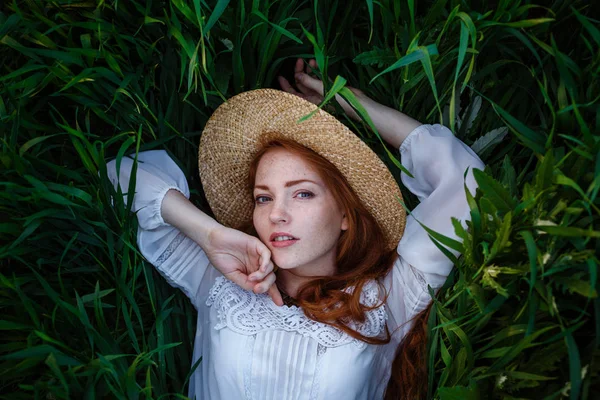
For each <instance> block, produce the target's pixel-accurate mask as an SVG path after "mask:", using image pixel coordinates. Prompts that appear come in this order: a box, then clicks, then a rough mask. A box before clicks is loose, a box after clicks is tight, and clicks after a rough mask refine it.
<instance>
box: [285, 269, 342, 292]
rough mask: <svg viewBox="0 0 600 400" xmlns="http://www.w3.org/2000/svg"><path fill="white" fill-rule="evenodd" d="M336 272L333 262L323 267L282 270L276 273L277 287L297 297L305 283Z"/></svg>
mask: <svg viewBox="0 0 600 400" xmlns="http://www.w3.org/2000/svg"><path fill="white" fill-rule="evenodd" d="M335 272H336V266H335V262H334V263H331V264H329V265H328V266H326V267H324V266H322V265H319V266H316V265H315V264H312V265H310V266H303V267H297V268H292V269H282V268H280V269H279V270H278V271H277V286H279V288H280V289H282V290H283V291H285V293H287V294H288V295H289V296H291V297H294V298H295V297H297V295H298V291H299V290H300V288H301V287H302V286H304V285H305V284H306V283H308V282H310V281H312V280H313V279H315V278H318V277H322V276H332V275H334V274H335Z"/></svg>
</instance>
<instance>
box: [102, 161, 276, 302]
mask: <svg viewBox="0 0 600 400" xmlns="http://www.w3.org/2000/svg"><path fill="white" fill-rule="evenodd" d="M133 163H134V161H133V159H131V158H125V157H124V158H123V159H122V160H121V165H120V169H119V171H117V166H116V161H114V160H113V161H110V162H109V163H107V172H108V177H109V179H110V180H111V182H112V183H113V185H114V186H115V187H117V185H119V186H120V189H121V192H122V193H127V190H128V188H129V184H130V181H131V179H132V176H131V175H132V170H133ZM189 195H190V193H189V189H188V184H187V181H186V179H185V176H184V174H183V172H182V171H181V169H179V167H178V166H177V165H176V164H175V162H173V160H172V159H171V158H170V157H169V156H168V155H167V153H166V152H165V151H164V150H160V151H147V152H142V153H139V154H138V167H137V174H136V178H135V194H134V197H133V204H132V207H131V211H133V212H135V213H136V215H137V218H138V222H139V229H138V235H137V241H138V247H139V249H140V252H141V253H142V254H143V255H144V257H146V259H147V260H148V261H149V262H150V263H151V264H152V265H154V266H155V267H156V268H157V270H158V271H159V272H160V273H161V275H163V276H164V277H165V279H166V280H167V282H168V283H169V284H170V285H171V286H173V287H176V288H179V289H181V290H182V291H183V292H184V293H185V294H186V295H187V296H188V297H189V298H190V300H191V301H192V303H193V304H194V306H198V305H199V301H200V299H201V298H202V297H203V296H201V293H199V290H200V286H201V282H202V280H203V278H204V277H205V276H206V274H207V272H209V270H210V268H211V267H210V265H211V264H212V265H213V266H214V267H215V268H216V269H217V270H219V272H221V273H222V274H224V275H226V276H227V277H228V278H229V279H231V280H232V281H234V282H236V283H237V284H239V285H240V286H242V287H244V288H245V289H248V290H254V291H255V292H264V291H266V290H269V294H270V295H271V296H272V297H273V299H274V301H275V302H276V303H278V304H282V302H280V299H281V297H280V296H279V293H278V292H277V291H276V287H275V285H273V284H272V283H273V282H274V275H273V274H272V272H271V271H272V268H273V266H272V263H271V262H270V254H266V253H265V251H264V250H266V251H267V253H268V249H267V248H266V246H264V245H263V244H262V243H261V242H260V241H259V240H258V239H257V238H254V237H252V236H249V235H246V234H244V233H242V232H240V231H236V230H234V229H229V228H225V227H223V226H222V225H220V224H219V223H218V222H216V221H215V220H214V219H212V218H211V217H209V216H208V215H206V214H205V213H204V212H202V211H201V210H199V209H198V208H196V207H195V206H194V205H193V204H192V203H191V202H190V201H189V200H188V197H189ZM257 242H258V243H257ZM261 246H262V247H261ZM261 256H262V258H261ZM232 259H233V260H234V262H232ZM240 260H241V262H240ZM236 262H237V263H236ZM259 266H262V267H263V269H262V270H258V269H259ZM257 270H258V271H257ZM252 272H254V274H253V275H252V278H254V279H249V277H248V275H249V274H251V273H252ZM211 275H214V274H211ZM265 286H267V287H266V288H265Z"/></svg>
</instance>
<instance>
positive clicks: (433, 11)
mask: <svg viewBox="0 0 600 400" xmlns="http://www.w3.org/2000/svg"><path fill="white" fill-rule="evenodd" d="M591 3H593V2H587V1H583V0H581V1H558V0H557V1H553V2H542V1H538V2H537V4H531V2H529V1H521V0H502V1H499V2H489V1H485V0H482V1H477V0H473V1H457V0H437V1H420V2H415V1H412V0H406V1H404V0H402V1H391V0H382V1H380V2H373V1H369V0H366V1H365V0H350V1H336V0H329V1H319V2H317V1H314V2H307V1H299V0H298V1H295V0H294V1H292V0H290V1H279V2H275V1H268V0H267V1H249V0H238V1H228V0H218V1H215V0H211V1H200V0H193V1H192V0H172V1H151V0H148V1H143V2H135V1H118V2H117V1H82V2H74V1H66V0H57V1H42V0H28V1H17V0H14V1H6V2H4V3H3V5H2V6H0V59H1V60H2V66H1V67H0V68H1V70H0V71H1V72H0V131H1V132H2V143H1V147H2V153H1V154H0V164H1V170H0V174H1V178H0V185H1V189H2V190H1V191H0V214H1V216H2V218H1V220H0V238H1V239H2V241H1V243H0V259H1V260H2V267H1V270H0V310H1V315H2V316H1V317H0V331H1V334H2V338H3V340H2V342H1V343H0V376H2V378H1V383H0V393H1V394H0V397H1V398H10V399H20V398H24V399H29V398H57V399H58V398H69V397H70V398H90V399H91V398H96V397H98V398H120V399H121V398H123V399H125V398H165V397H173V398H176V397H180V398H183V397H184V396H183V395H184V394H185V393H186V392H187V388H186V383H187V377H188V376H189V369H190V367H191V365H190V362H191V349H192V340H193V337H194V333H195V322H196V321H195V314H194V310H193V308H192V307H191V306H190V305H189V303H188V301H187V299H185V298H184V296H183V295H182V294H180V293H176V292H175V291H174V290H173V289H171V288H170V287H169V286H168V285H167V284H166V282H164V280H163V279H162V278H161V277H160V276H159V275H158V274H157V273H156V272H155V271H154V269H153V268H152V266H150V265H149V264H148V263H147V262H145V261H144V260H143V259H142V257H141V255H140V254H139V252H138V251H137V248H136V245H135V231H136V227H137V226H136V219H135V216H133V215H130V214H129V213H128V212H127V211H125V210H126V207H127V203H129V202H131V196H128V197H127V196H126V197H125V199H123V197H122V196H117V195H116V193H115V192H114V190H113V188H112V184H111V183H110V182H109V181H108V179H107V176H106V170H105V161H106V160H107V159H110V158H113V157H116V158H117V159H118V160H120V159H121V158H122V157H123V156H124V155H127V154H131V153H135V152H136V151H142V150H148V149H157V148H166V149H167V150H168V151H169V152H170V154H171V155H172V156H173V157H174V158H175V159H176V160H177V162H178V163H179V165H180V166H181V167H182V168H183V170H184V171H185V172H186V175H187V176H188V178H189V180H190V184H191V187H192V188H193V189H194V190H193V192H194V200H195V201H196V203H197V204H198V205H199V206H201V207H205V206H206V204H205V202H204V201H203V199H202V197H201V187H200V184H199V180H198V177H197V172H196V171H197V161H196V160H197V144H198V141H199V136H200V133H201V131H202V128H203V126H204V124H205V122H206V121H207V119H208V118H209V116H210V115H211V113H212V111H213V110H214V109H215V108H216V107H217V106H218V105H219V104H221V103H222V102H223V101H224V99H226V98H228V97H230V96H232V95H234V94H236V93H240V92H242V91H245V90H250V89H254V88H261V87H277V86H276V76H277V75H279V74H282V75H284V76H287V78H288V79H291V78H292V76H291V73H292V65H293V63H294V61H295V59H296V57H305V58H308V57H310V58H316V59H317V60H318V62H319V65H320V71H319V74H320V75H321V76H323V77H329V78H330V80H326V88H327V89H328V90H329V89H331V88H332V89H333V90H332V91H331V93H330V94H333V93H335V92H338V93H340V94H341V95H343V96H344V97H347V98H348V99H349V100H350V101H351V102H352V100H353V99H352V98H351V97H352V95H351V92H350V91H349V90H347V89H346V88H343V84H344V82H345V81H347V82H348V84H349V85H351V86H354V87H358V88H361V89H363V90H364V91H365V92H367V94H368V95H369V96H371V97H373V98H374V99H375V100H377V101H379V102H381V103H384V104H386V105H388V106H391V107H394V108H397V109H399V110H401V111H403V112H405V113H407V114H409V115H411V116H413V117H415V118H417V119H420V120H421V121H423V122H428V123H436V122H443V123H445V124H446V125H448V126H449V127H451V129H452V130H453V131H454V132H455V134H456V135H457V136H458V137H459V138H460V139H462V140H463V141H464V142H465V143H466V144H468V145H473V148H474V149H475V150H476V151H477V153H478V154H479V155H480V156H481V158H482V159H483V160H484V162H485V163H486V164H487V168H486V171H485V172H478V173H476V175H475V176H476V179H477V181H478V183H479V187H480V189H479V190H478V191H477V193H472V194H471V195H472V196H471V197H470V198H469V204H470V205H471V218H472V222H470V223H469V229H468V230H466V231H465V230H463V229H462V228H461V227H460V225H459V224H457V223H455V226H456V228H457V232H458V233H459V235H460V236H461V237H462V238H463V240H464V243H463V244H457V243H455V242H452V241H449V240H447V238H444V237H442V236H440V235H437V234H435V233H434V232H432V236H433V238H434V240H437V241H439V242H440V243H444V244H446V245H449V246H450V247H453V246H454V247H456V246H458V248H460V249H461V250H462V252H463V253H464V256H463V257H461V258H460V259H459V260H458V261H457V268H455V270H454V272H453V274H452V275H451V277H450V278H449V279H448V281H447V284H446V289H445V290H443V291H442V292H441V294H440V295H439V296H438V297H437V299H436V302H435V305H434V310H435V312H434V313H433V314H432V317H431V318H430V328H431V335H430V339H431V340H430V343H429V346H430V352H429V366H430V374H429V387H430V396H431V397H432V398H441V399H479V398H497V399H516V398H528V399H540V398H548V399H559V398H570V399H576V398H587V399H592V398H597V396H598V394H599V392H598V382H599V381H600V376H599V375H600V368H599V363H600V352H599V350H598V346H599V344H600V318H599V317H600V299H599V298H598V290H599V287H598V256H597V255H598V254H599V240H598V239H599V237H600V228H599V223H600V218H599V212H600V201H599V199H598V191H599V189H600V157H598V156H599V154H600V141H599V136H598V135H599V132H600V118H599V116H600V102H599V98H600V81H599V79H598V74H599V71H600V51H599V48H600V23H599V21H598V18H599V15H598V14H596V15H594V13H593V6H591V5H589V4H591ZM336 77H338V78H337V79H336ZM331 98H333V96H331ZM331 102H334V100H331ZM338 110H339V109H338ZM359 111H360V110H359ZM338 117H339V118H340V119H341V120H342V121H344V122H345V123H347V124H348V125H349V126H350V127H352V128H353V129H354V130H355V131H356V132H357V133H359V134H360V135H362V136H363V138H364V139H365V140H366V141H367V142H368V143H370V144H371V145H372V147H373V148H374V149H375V151H377V152H378V153H379V154H381V155H382V157H383V158H384V159H385V160H386V162H388V163H389V165H390V168H391V169H392V171H393V173H394V174H395V175H396V176H397V177H399V173H400V169H399V168H398V166H397V165H398V164H397V160H394V158H395V157H396V155H394V154H393V149H388V148H386V147H385V146H383V145H382V143H381V142H380V140H378V138H377V137H376V135H374V134H373V132H372V131H371V130H370V129H369V121H367V122H365V123H363V124H356V123H353V122H352V121H350V120H348V119H347V118H346V117H344V116H342V115H341V114H338ZM111 199H114V203H112V202H111V201H112V200H111ZM406 201H407V204H408V206H409V207H411V208H412V207H414V205H416V201H415V199H414V198H413V197H412V196H407V198H406ZM455 222H456V221H455Z"/></svg>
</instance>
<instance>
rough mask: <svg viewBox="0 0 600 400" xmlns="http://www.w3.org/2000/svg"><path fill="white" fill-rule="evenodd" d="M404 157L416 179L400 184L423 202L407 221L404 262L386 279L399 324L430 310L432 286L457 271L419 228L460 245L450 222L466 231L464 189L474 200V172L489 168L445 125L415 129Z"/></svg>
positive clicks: (401, 246) (405, 177)
mask: <svg viewBox="0 0 600 400" xmlns="http://www.w3.org/2000/svg"><path fill="white" fill-rule="evenodd" d="M400 155H401V161H402V165H403V166H404V167H406V169H407V170H408V171H409V172H410V173H411V174H412V175H413V177H412V178H411V177H409V176H408V175H406V174H404V173H402V175H401V178H402V182H403V183H404V185H405V186H406V187H407V188H408V189H409V190H410V191H411V192H412V193H413V194H415V195H416V196H417V197H418V198H419V200H420V204H419V205H418V206H417V207H415V209H414V210H412V212H411V214H410V215H409V216H408V217H407V219H406V228H405V230H404V235H403V236H402V239H401V240H400V243H399V244H398V254H399V256H400V257H399V258H398V260H397V261H396V263H395V264H394V268H393V270H392V273H390V274H389V275H388V277H387V281H388V283H389V284H390V285H391V290H390V297H389V298H388V305H389V307H390V310H391V312H392V314H393V315H394V319H395V320H396V322H397V323H402V322H404V321H407V320H410V319H411V318H412V317H413V316H414V315H415V314H417V313H418V312H420V311H421V310H423V309H424V308H425V307H427V305H428V304H429V302H430V301H431V296H430V295H429V291H428V286H431V287H432V288H433V289H438V288H440V287H441V286H442V285H443V284H444V282H445V280H446V277H447V276H448V274H449V273H450V271H451V270H452V267H453V263H452V261H451V260H450V259H449V258H448V257H446V255H445V254H444V253H442V251H440V249H439V248H438V247H437V246H436V245H435V244H434V242H433V241H432V239H431V238H430V237H429V234H428V233H427V231H425V229H424V228H423V227H422V226H421V224H423V225H425V226H426V227H428V228H430V229H432V230H434V231H436V232H438V233H441V234H442V235H445V236H448V237H450V238H452V239H455V240H461V239H460V238H459V237H458V236H457V235H456V234H455V232H454V226H453V225H452V218H453V217H454V218H456V219H458V220H459V221H460V222H461V223H462V225H463V226H464V227H466V223H465V221H466V220H468V219H470V208H469V205H468V204H467V197H466V193H465V184H466V186H467V188H468V189H469V191H470V192H471V193H473V194H474V193H475V190H476V187H477V183H476V182H475V179H474V177H473V169H474V168H477V169H483V168H484V167H485V166H484V164H483V162H482V161H481V159H480V158H479V157H478V156H477V154H475V152H473V150H471V148H469V147H468V146H467V145H466V144H464V143H463V142H462V141H460V140H459V139H458V138H456V137H455V136H454V134H453V133H452V132H451V131H450V130H449V129H448V128H446V127H445V126H442V125H421V126H419V127H418V128H416V129H415V130H414V131H413V132H411V133H410V135H409V136H408V137H407V138H406V140H405V141H404V142H403V143H402V146H401V147H400ZM465 172H467V175H466V178H465ZM448 250H449V251H450V252H451V253H453V254H454V255H455V256H458V255H459V254H458V252H457V251H455V250H452V249H448Z"/></svg>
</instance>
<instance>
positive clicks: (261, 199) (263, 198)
mask: <svg viewBox="0 0 600 400" xmlns="http://www.w3.org/2000/svg"><path fill="white" fill-rule="evenodd" d="M269 200H270V199H269V198H268V197H267V196H257V197H256V199H254V201H255V202H256V203H257V204H263V203H266V202H267V201H269Z"/></svg>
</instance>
